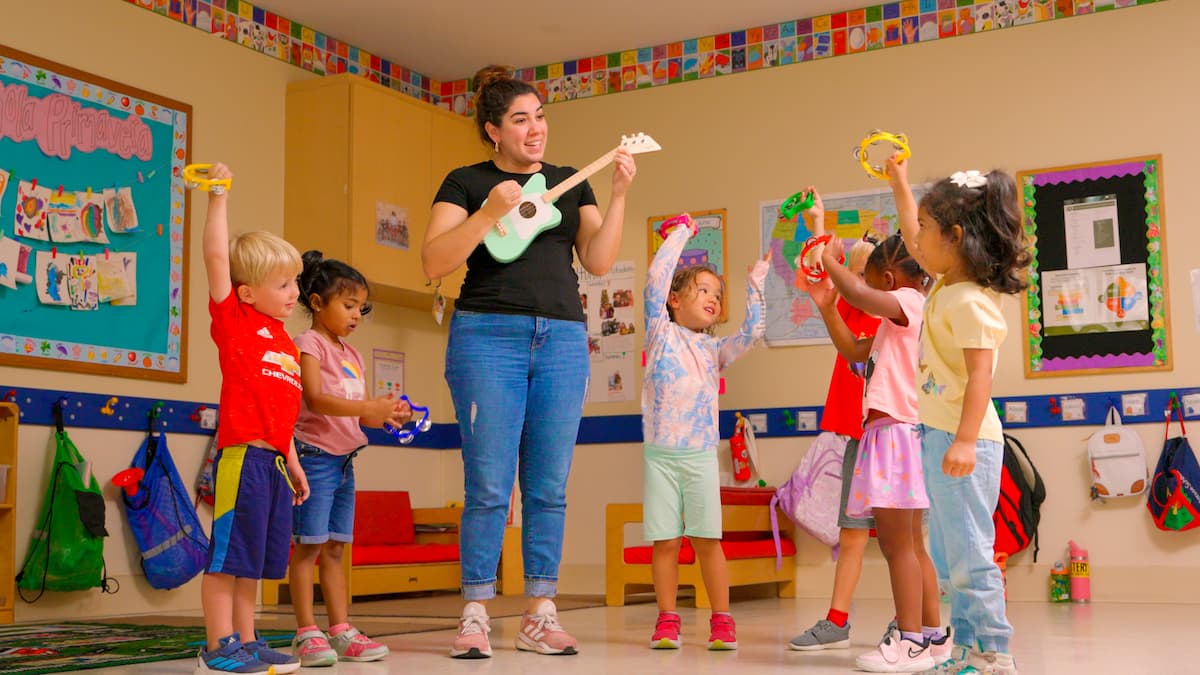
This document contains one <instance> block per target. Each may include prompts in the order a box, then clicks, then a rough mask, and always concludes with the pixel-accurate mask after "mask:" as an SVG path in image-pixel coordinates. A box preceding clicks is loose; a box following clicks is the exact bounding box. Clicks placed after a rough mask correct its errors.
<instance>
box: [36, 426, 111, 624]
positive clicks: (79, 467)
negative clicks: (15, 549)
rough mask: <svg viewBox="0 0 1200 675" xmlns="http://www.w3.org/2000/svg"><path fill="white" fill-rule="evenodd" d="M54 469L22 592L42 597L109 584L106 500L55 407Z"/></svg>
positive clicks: (43, 503)
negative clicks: (106, 570) (32, 592)
mask: <svg viewBox="0 0 1200 675" xmlns="http://www.w3.org/2000/svg"><path fill="white" fill-rule="evenodd" d="M54 424H55V427H56V430H55V433H54V437H55V445H56V448H55V452H54V468H53V471H52V472H51V474H50V485H49V486H48V489H47V491H46V498H45V500H43V502H42V513H41V516H40V517H39V518H38V521H37V522H38V525H37V529H35V530H34V531H33V536H32V537H31V539H30V543H29V552H28V553H26V555H25V564H24V565H22V566H21V572H20V573H19V574H17V587H18V588H19V589H20V590H24V591H36V592H37V595H36V596H35V597H34V598H33V599H32V600H30V599H27V598H26V597H25V595H24V594H23V593H22V594H21V599H22V600H25V601H26V602H36V601H37V600H38V598H40V597H42V593H44V592H46V591H82V590H87V589H89V588H95V587H101V588H105V590H107V587H106V585H105V582H104V537H107V536H108V531H107V530H106V529H105V528H104V498H103V497H102V496H101V495H100V485H99V483H98V482H97V481H96V477H95V476H93V475H91V470H90V467H89V464H88V462H87V460H85V459H84V458H83V455H82V454H80V452H79V449H78V448H76V447H75V444H74V443H73V442H71V437H70V436H68V435H67V432H66V431H65V430H63V421H62V406H61V403H59V404H56V405H55V406H54Z"/></svg>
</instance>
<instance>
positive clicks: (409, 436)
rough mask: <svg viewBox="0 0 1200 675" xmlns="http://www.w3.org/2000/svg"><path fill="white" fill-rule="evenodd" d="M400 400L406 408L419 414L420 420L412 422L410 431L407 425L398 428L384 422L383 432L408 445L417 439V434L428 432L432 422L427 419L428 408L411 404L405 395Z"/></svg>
mask: <svg viewBox="0 0 1200 675" xmlns="http://www.w3.org/2000/svg"><path fill="white" fill-rule="evenodd" d="M400 400H401V401H405V402H407V403H408V407H410V408H412V410H413V411H414V412H419V413H421V419H419V420H417V421H416V422H413V426H412V428H411V429H409V428H406V427H407V425H405V426H403V427H398V426H396V425H394V424H390V423H388V422H384V423H383V430H384V431H386V432H388V433H389V434H391V435H392V437H393V438H395V439H396V440H398V441H400V443H401V444H403V445H408V444H409V443H412V442H413V439H414V438H416V437H417V434H419V433H421V432H424V431H429V429H430V427H432V426H433V422H432V421H430V419H429V408H428V407H426V406H423V405H417V404H416V403H413V402H412V399H410V398H409V397H408V395H407V394H404V395H401V396H400Z"/></svg>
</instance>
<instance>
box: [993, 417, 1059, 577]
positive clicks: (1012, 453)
mask: <svg viewBox="0 0 1200 675" xmlns="http://www.w3.org/2000/svg"><path fill="white" fill-rule="evenodd" d="M1018 451H1020V452H1019V453H1018ZM1044 501H1046V484H1045V483H1043V482H1042V475H1041V474H1039V473H1038V470H1037V467H1035V466H1034V465H1033V461H1032V460H1030V459H1029V453H1028V452H1025V446H1023V445H1021V442H1020V441H1018V440H1017V439H1016V438H1013V437H1012V436H1009V435H1008V434H1004V468H1003V469H1002V470H1001V472H1000V499H999V500H998V501H997V503H996V511H995V513H994V514H993V515H992V522H993V523H994V524H995V526H996V543H995V546H994V550H995V552H996V554H1001V553H1004V554H1008V555H1009V556H1012V555H1013V554H1015V553H1018V552H1020V551H1023V550H1025V548H1026V547H1028V546H1029V544H1030V543H1032V544H1033V561H1034V562H1037V554H1038V550H1039V546H1038V532H1037V529H1038V523H1039V522H1041V520H1042V502H1044Z"/></svg>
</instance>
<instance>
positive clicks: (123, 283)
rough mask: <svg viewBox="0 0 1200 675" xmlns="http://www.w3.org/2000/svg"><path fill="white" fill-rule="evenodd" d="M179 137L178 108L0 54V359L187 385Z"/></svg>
mask: <svg viewBox="0 0 1200 675" xmlns="http://www.w3.org/2000/svg"><path fill="white" fill-rule="evenodd" d="M5 111H20V112H21V114H20V115H17V114H9V113H7V112H5ZM190 138H191V107H190V106H188V105H186V104H184V103H180V102H178V101H173V100H171V99H167V98H163V97H161V96H157V95H155V94H152V93H149V92H146V91H142V90H139V89H136V88H133V87H130V86H128V85H124V84H121V83H118V82H113V81H110V80H107V79H104V78H101V77H98V76H95V75H92V74H89V73H86V72H83V71H80V70H76V69H74V68H71V67H69V66H66V65H63V64H58V63H54V62H51V61H47V60H45V59H41V58H39V57H37V56H34V55H31V54H26V53H24V52H19V51H16V50H12V49H8V48H7V47H2V46H0V157H2V158H3V160H2V161H0V163H2V164H3V166H4V174H3V176H2V180H0V214H3V216H4V218H8V214H9V213H10V212H11V213H13V214H14V215H13V217H12V219H11V220H7V221H5V220H3V219H0V235H2V236H4V237H7V238H10V239H12V240H15V241H16V242H18V248H17V255H16V275H15V281H16V287H15V288H13V287H11V286H9V287H8V288H6V289H4V290H3V292H0V364H4V365H14V366H24V367H30V368H39V369H58V370H66V371H70V372H75V373H92V374H102V375H115V376H119V377H137V378H144V379H156V380H163V381H169V382H184V381H186V379H187V361H186V356H187V348H186V347H187V345H186V335H187V324H186V321H187V301H186V298H187V293H186V292H185V290H186V286H185V285H186V279H187V258H188V254H187V241H188V237H187V218H188V211H189V209H188V205H189V203H190V199H191V196H190V195H189V194H188V193H187V191H186V190H185V189H184V185H183V180H182V173H183V167H184V166H185V165H186V163H187V161H188V159H189V153H190ZM9 182H11V183H15V184H16V189H15V190H5V189H3V187H4V184H7V183H9ZM10 223H11V225H10ZM140 225H145V226H144V227H142V226H140ZM0 248H2V249H3V250H0V265H3V264H4V263H6V262H8V261H9V260H10V259H11V258H12V249H11V245H7V244H0ZM114 248H120V249H121V250H120V251H116V250H112V249H114ZM139 257H140V258H141V264H140V265H139V264H138V258H139ZM5 279H6V277H5V276H4V275H2V274H0V284H3V283H5ZM29 282H32V287H30V286H29V285H22V284H23V283H26V284H27V283H29ZM139 286H140V287H141V288H140V289H139ZM139 290H140V293H139ZM71 310H75V311H71Z"/></svg>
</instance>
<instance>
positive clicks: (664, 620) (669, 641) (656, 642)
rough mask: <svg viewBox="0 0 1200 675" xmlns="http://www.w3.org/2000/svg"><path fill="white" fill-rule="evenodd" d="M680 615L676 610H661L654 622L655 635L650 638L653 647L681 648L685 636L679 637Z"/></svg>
mask: <svg viewBox="0 0 1200 675" xmlns="http://www.w3.org/2000/svg"><path fill="white" fill-rule="evenodd" d="M680 623H681V621H680V619H679V615H678V614H676V613H675V612H659V613H658V621H657V622H656V623H655V624H654V636H653V637H651V638H650V648H651V649H679V648H680V647H681V646H683V638H681V637H679V626H680Z"/></svg>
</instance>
